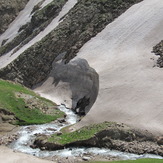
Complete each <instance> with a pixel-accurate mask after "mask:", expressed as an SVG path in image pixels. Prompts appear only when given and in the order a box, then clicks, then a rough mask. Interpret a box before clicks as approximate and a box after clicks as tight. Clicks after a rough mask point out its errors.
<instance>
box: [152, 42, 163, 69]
mask: <svg viewBox="0 0 163 163" xmlns="http://www.w3.org/2000/svg"><path fill="white" fill-rule="evenodd" d="M153 52H154V53H155V54H156V55H158V56H159V58H158V60H157V64H158V66H159V67H160V68H163V40H162V41H161V42H160V43H158V44H157V45H156V46H155V47H154V48H153Z"/></svg>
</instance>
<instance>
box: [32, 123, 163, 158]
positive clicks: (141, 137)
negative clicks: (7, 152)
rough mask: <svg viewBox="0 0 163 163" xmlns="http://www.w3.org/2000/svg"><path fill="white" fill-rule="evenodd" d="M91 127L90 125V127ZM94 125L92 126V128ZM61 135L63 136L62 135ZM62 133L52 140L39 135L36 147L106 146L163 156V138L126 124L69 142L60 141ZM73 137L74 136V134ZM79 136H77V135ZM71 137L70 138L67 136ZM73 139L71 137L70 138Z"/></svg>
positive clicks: (50, 148)
mask: <svg viewBox="0 0 163 163" xmlns="http://www.w3.org/2000/svg"><path fill="white" fill-rule="evenodd" d="M88 129H89V127H88ZM91 129H92V126H90V130H91ZM76 132H77V133H79V134H81V133H82V132H83V131H82V129H81V130H78V131H76ZM60 135H61V136H60ZM63 137H64V134H63V136H62V133H59V134H58V138H57V137H56V138H55V140H56V141H55V140H54V141H50V139H49V137H48V136H44V135H42V136H39V137H37V139H36V140H35V142H34V146H35V147H39V148H41V149H42V150H45V149H47V150H57V149H64V148H66V147H82V146H85V147H100V148H102V147H104V148H109V149H114V150H119V151H122V152H128V153H135V154H145V153H150V154H156V155H161V156H163V138H162V137H155V136H154V135H152V134H151V133H149V132H148V131H143V130H135V129H132V128H131V127H129V126H126V125H124V124H118V123H113V124H111V125H110V124H109V125H108V127H107V128H106V129H103V130H101V131H99V132H97V133H95V134H94V135H93V136H90V138H85V139H83V138H82V139H81V140H80V138H79V139H78V140H75V141H73V140H72V141H70V142H68V143H58V140H60V139H62V138H63ZM71 137H74V136H73V135H72V136H71ZM76 137H77V136H76ZM66 139H69V138H66ZM70 139H71V138H70ZM63 141H64V138H63Z"/></svg>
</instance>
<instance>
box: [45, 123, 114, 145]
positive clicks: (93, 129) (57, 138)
mask: <svg viewBox="0 0 163 163" xmlns="http://www.w3.org/2000/svg"><path fill="white" fill-rule="evenodd" d="M113 123H114V122H103V123H100V124H93V125H90V126H85V127H83V128H81V129H79V130H77V131H74V132H64V133H63V134H62V135H57V134H54V135H52V136H51V137H50V138H49V139H48V141H49V142H54V143H59V144H62V145H64V144H68V143H71V142H74V141H81V140H86V139H89V138H91V137H93V136H94V135H95V134H96V133H98V132H100V131H102V130H104V129H106V128H108V127H109V126H111V125H112V124H113Z"/></svg>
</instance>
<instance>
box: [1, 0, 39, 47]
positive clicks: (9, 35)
mask: <svg viewBox="0 0 163 163" xmlns="http://www.w3.org/2000/svg"><path fill="white" fill-rule="evenodd" d="M16 1H17V3H18V2H19V3H20V1H18V0H16ZM40 1H41V0H30V1H29V2H28V3H27V5H26V6H25V8H24V9H23V10H22V11H21V12H20V13H19V15H18V16H17V17H16V19H15V20H14V21H13V22H12V23H11V24H10V26H9V27H8V29H7V30H6V31H5V32H4V33H3V34H2V35H1V36H0V46H1V44H4V42H6V41H10V40H12V39H13V38H14V37H15V36H16V35H17V34H18V30H19V28H20V27H21V26H22V25H24V24H25V23H26V22H28V21H29V20H30V14H31V11H32V10H33V7H34V6H35V5H36V4H38V3H39V2H40ZM10 3H11V2H10ZM20 4H21V3H20ZM4 12H5V13H6V10H5V11H4ZM12 14H13V13H12Z"/></svg>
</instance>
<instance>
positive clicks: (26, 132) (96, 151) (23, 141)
mask: <svg viewBox="0 0 163 163" xmlns="http://www.w3.org/2000/svg"><path fill="white" fill-rule="evenodd" d="M59 109H60V110H61V111H63V112H65V114H66V115H67V117H66V123H63V124H59V123H56V124H55V123H49V124H43V125H31V126H25V127H22V129H21V130H20V131H19V134H20V136H19V138H18V140H16V141H15V142H13V143H12V144H11V145H10V147H11V148H13V149H14V150H16V151H19V152H23V153H27V154H31V155H35V156H37V157H41V158H45V157H52V156H60V157H68V156H73V157H77V156H80V157H82V156H83V155H84V154H93V155H102V156H114V157H119V158H121V159H123V160H128V159H130V160H133V159H138V158H158V159H163V157H160V156H156V155H151V154H144V155H137V154H132V153H126V152H120V151H116V150H110V149H104V148H101V149H100V148H84V147H83V148H67V149H63V150H56V151H42V150H40V149H39V148H37V149H33V148H31V147H30V145H32V143H33V141H34V139H35V137H36V136H37V135H36V134H46V135H51V134H54V133H55V132H58V131H59V130H60V129H61V128H63V127H66V126H68V125H72V124H75V123H76V122H77V121H78V116H77V115H76V114H74V113H73V112H72V111H71V110H70V109H67V108H66V107H65V106H63V105H61V106H60V107H59ZM53 129H54V130H53Z"/></svg>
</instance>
